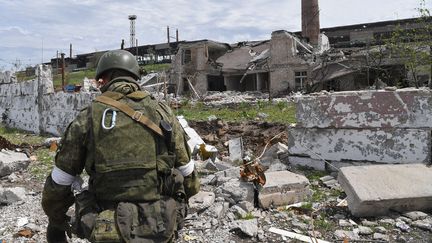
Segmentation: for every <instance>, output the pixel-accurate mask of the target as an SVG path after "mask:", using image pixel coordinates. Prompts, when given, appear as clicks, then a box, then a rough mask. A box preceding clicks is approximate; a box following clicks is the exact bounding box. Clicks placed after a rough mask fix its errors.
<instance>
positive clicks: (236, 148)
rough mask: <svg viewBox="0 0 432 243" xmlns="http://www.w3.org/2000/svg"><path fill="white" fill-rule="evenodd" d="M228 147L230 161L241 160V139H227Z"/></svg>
mask: <svg viewBox="0 0 432 243" xmlns="http://www.w3.org/2000/svg"><path fill="white" fill-rule="evenodd" d="M228 149H229V157H230V160H231V161H233V162H234V161H243V140H242V138H241V137H239V138H235V139H231V140H229V141H228Z"/></svg>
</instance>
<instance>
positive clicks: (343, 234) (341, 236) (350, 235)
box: [334, 230, 360, 240]
mask: <svg viewBox="0 0 432 243" xmlns="http://www.w3.org/2000/svg"><path fill="white" fill-rule="evenodd" d="M334 235H335V237H336V239H338V240H360V236H359V235H358V234H357V233H355V232H353V231H348V230H336V231H335V232H334Z"/></svg>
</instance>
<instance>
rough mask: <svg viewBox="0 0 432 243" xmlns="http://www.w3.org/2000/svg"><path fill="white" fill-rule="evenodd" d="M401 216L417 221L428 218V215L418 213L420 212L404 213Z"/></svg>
mask: <svg viewBox="0 0 432 243" xmlns="http://www.w3.org/2000/svg"><path fill="white" fill-rule="evenodd" d="M403 216H405V217H407V218H409V219H411V220H419V219H424V218H426V217H427V216H428V214H427V213H423V212H420V211H412V212H408V213H404V214H403Z"/></svg>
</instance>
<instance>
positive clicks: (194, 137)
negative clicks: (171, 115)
mask: <svg viewBox="0 0 432 243" xmlns="http://www.w3.org/2000/svg"><path fill="white" fill-rule="evenodd" d="M177 119H178V120H179V122H180V124H181V126H182V127H183V129H184V130H185V132H186V134H187V135H188V136H189V140H188V141H187V144H188V145H189V148H190V151H193V150H194V148H195V146H197V145H200V144H205V143H204V140H202V138H201V137H200V135H198V133H197V132H196V131H195V130H194V129H193V128H191V127H189V124H188V123H187V121H186V119H185V118H184V117H183V116H177Z"/></svg>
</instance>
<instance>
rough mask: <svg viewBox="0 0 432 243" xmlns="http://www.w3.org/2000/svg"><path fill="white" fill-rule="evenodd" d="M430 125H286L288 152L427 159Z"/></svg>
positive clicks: (394, 159)
mask: <svg viewBox="0 0 432 243" xmlns="http://www.w3.org/2000/svg"><path fill="white" fill-rule="evenodd" d="M431 140H432V138H431V132H430V129H392V128H388V129H313V128H312V129H304V128H289V129H288V141H289V142H288V143H289V144H288V149H289V153H290V154H291V155H300V156H302V157H310V158H312V159H316V160H321V159H325V160H327V161H343V160H351V161H375V162H379V163H392V164H394V163H428V162H429V161H430V158H431V152H430V147H431Z"/></svg>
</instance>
